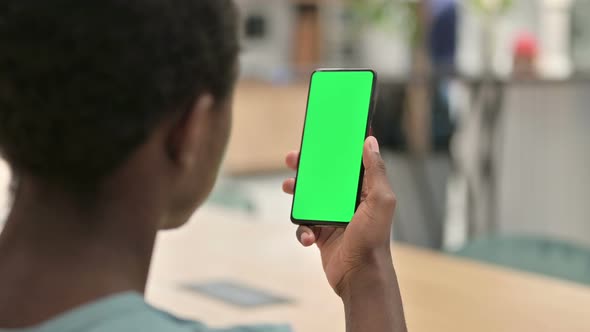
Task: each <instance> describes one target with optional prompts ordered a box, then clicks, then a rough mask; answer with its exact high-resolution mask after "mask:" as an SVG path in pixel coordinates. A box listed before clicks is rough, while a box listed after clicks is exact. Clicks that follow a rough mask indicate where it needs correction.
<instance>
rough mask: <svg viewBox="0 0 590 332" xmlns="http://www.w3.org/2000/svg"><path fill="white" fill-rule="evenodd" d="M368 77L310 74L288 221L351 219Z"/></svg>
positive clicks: (371, 78)
mask: <svg viewBox="0 0 590 332" xmlns="http://www.w3.org/2000/svg"><path fill="white" fill-rule="evenodd" d="M374 76H375V74H374V73H373V72H372V71H370V70H359V71H346V70H343V71H330V70H328V71H316V72H315V73H314V74H313V75H312V78H311V86H310V90H309V100H308V105H307V114H306V118H305V126H304V129H303V139H302V143H301V156H300V160H299V169H298V171H297V181H296V186H295V196H294V198H293V210H292V214H291V218H292V219H293V221H294V222H296V223H297V222H303V223H306V222H308V223H313V222H319V223H329V222H336V223H348V222H350V220H351V219H352V216H353V215H354V212H355V209H356V204H357V195H358V191H359V190H358V189H359V180H360V175H361V167H362V154H363V145H364V142H365V137H366V134H367V127H368V120H369V112H370V108H371V100H372V94H373V83H374Z"/></svg>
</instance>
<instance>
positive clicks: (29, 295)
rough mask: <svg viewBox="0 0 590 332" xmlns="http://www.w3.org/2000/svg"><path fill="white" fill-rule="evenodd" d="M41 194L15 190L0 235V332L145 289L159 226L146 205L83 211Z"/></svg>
mask: <svg viewBox="0 0 590 332" xmlns="http://www.w3.org/2000/svg"><path fill="white" fill-rule="evenodd" d="M47 194H48V193H47V192H41V191H38V190H37V189H36V188H28V187H27V186H26V185H25V186H21V187H20V188H19V190H18V192H17V193H16V196H15V201H14V206H13V209H12V211H11V213H10V215H9V217H8V219H7V221H6V225H5V228H4V231H3V232H2V234H1V235H0V284H2V288H3V291H2V294H0V328H10V327H13V328H18V327H26V326H31V325H35V324H38V323H41V322H43V321H46V320H48V319H50V318H52V317H55V316H56V315H58V314H60V313H63V312H65V311H67V310H69V309H72V308H75V307H77V306H79V305H82V304H84V303H88V302H92V301H93V300H96V299H99V298H102V297H104V296H108V295H111V294H114V293H119V292H124V291H137V292H141V293H143V291H144V289H145V285H146V281H147V275H148V271H149V265H150V260H151V254H152V249H153V245H154V241H155V237H156V232H157V222H158V220H157V213H155V211H157V209H156V208H155V207H154V206H153V204H150V202H149V201H146V200H137V201H135V202H129V201H125V200H124V198H123V197H121V196H119V197H115V198H114V199H112V200H109V201H108V202H103V203H100V205H96V208H95V209H92V211H89V210H86V209H81V208H79V207H77V205H75V204H71V203H72V202H71V200H69V199H68V197H67V196H60V195H47ZM128 197H130V196H128ZM131 197H133V196H131Z"/></svg>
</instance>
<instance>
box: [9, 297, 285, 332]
mask: <svg viewBox="0 0 590 332" xmlns="http://www.w3.org/2000/svg"><path fill="white" fill-rule="evenodd" d="M82 331H83V332H290V331H291V329H290V328H289V327H288V326H251V327H234V328H229V329H210V328H207V327H206V326H205V325H203V324H201V323H198V322H192V321H188V320H183V319H179V318H177V317H174V316H173V315H171V314H168V313H166V312H164V311H161V310H158V309H156V308H154V307H152V306H150V305H149V304H147V303H146V302H145V300H144V299H143V296H142V295H140V294H138V293H133V292H129V293H122V294H118V295H113V296H110V297H107V298H105V299H102V300H98V301H96V302H93V303H90V304H87V305H84V306H81V307H79V308H76V309H73V310H71V311H69V312H66V313H64V314H62V315H61V316H58V317H56V318H54V319H52V320H50V321H47V322H45V323H43V324H41V325H38V326H35V327H31V328H26V329H1V328H0V332H82Z"/></svg>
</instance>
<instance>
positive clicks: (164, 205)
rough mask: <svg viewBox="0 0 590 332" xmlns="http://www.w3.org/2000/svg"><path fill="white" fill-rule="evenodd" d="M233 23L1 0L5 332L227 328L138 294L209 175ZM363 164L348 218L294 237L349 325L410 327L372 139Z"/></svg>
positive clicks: (228, 12)
mask: <svg viewBox="0 0 590 332" xmlns="http://www.w3.org/2000/svg"><path fill="white" fill-rule="evenodd" d="M236 30H237V29H236V11H235V8H234V6H233V4H232V3H231V1H230V0H201V1H198V0H101V1H78V0H54V1H45V0H6V1H2V3H1V4H0V40H2V43H1V44H2V49H1V51H0V151H2V155H3V156H4V157H5V158H6V160H7V161H8V163H9V165H10V167H11V168H12V171H13V174H14V176H15V179H14V193H13V195H14V202H13V206H12V210H11V212H10V214H9V216H8V218H7V220H6V225H5V228H4V231H3V233H2V234H1V236H0V285H1V287H2V288H1V291H0V329H2V328H4V329H8V330H9V331H43V332H53V331H61V332H66V331H93V332H102V331H110V332H117V331H145V332H150V331H178V332H181V331H221V330H211V329H208V328H207V327H205V326H204V325H203V324H200V323H196V322H187V321H182V320H179V319H177V318H174V317H173V316H171V315H169V314H166V313H164V312H162V311H159V310H157V309H155V308H153V307H151V306H149V305H148V304H146V303H145V302H144V299H143V292H144V290H145V285H146V279H147V276H148V270H149V266H150V259H151V254H152V249H153V245H154V240H155V237H156V233H157V232H158V231H159V230H163V229H171V228H176V227H179V226H181V225H182V224H183V223H185V222H186V221H187V219H188V218H189V216H190V215H191V214H192V213H193V212H194V210H195V209H196V208H197V207H198V206H199V205H200V204H201V203H202V202H203V200H204V199H205V198H206V196H207V195H208V194H209V192H210V191H211V188H212V187H213V184H214V182H215V178H216V175H217V172H218V169H219V165H220V163H221V160H222V156H223V153H224V148H225V146H226V143H227V140H228V134H229V130H230V122H231V102H232V92H233V88H234V81H235V77H236V72H237V63H236V59H237V52H238V40H237V31H236ZM296 160H297V154H296V153H290V154H289V155H288V156H287V163H288V165H289V166H290V167H291V168H295V167H296ZM364 163H365V166H366V181H365V183H366V184H365V188H364V189H365V191H364V200H363V203H362V204H361V206H360V208H359V211H358V212H357V214H356V215H355V217H354V220H353V221H352V223H351V224H350V226H349V227H348V228H347V229H346V230H344V229H334V228H323V229H321V231H320V230H319V229H312V228H307V227H301V228H299V229H298V230H297V236H298V238H299V240H300V241H301V243H302V244H303V245H305V246H310V245H312V244H314V243H315V244H317V246H318V247H319V249H320V252H321V255H322V261H323V265H324V269H325V272H326V276H327V279H328V281H329V283H330V285H331V286H332V287H333V288H334V290H335V292H336V294H337V295H339V296H340V297H341V298H342V301H343V304H344V309H345V312H346V319H347V329H348V331H404V330H405V323H404V318H403V311H402V306H401V299H400V295H399V290H398V286H397V282H396V277H395V272H394V268H393V264H392V259H391V254H390V251H389V234H390V228H391V219H392V215H393V212H394V208H395V199H394V196H393V193H392V192H391V190H390V188H389V187H388V185H387V180H386V176H385V168H384V166H383V161H382V160H381V158H380V156H379V147H378V144H377V141H376V140H375V139H374V138H369V139H368V140H367V143H366V146H365V150H364ZM293 185H294V180H293V179H289V180H287V181H285V184H284V190H285V191H286V192H289V193H291V192H292V191H293ZM220 240H223V239H220ZM195 264H198V262H195ZM309 319H313V317H309ZM282 330H283V329H281V328H280V327H277V328H272V327H259V328H256V327H252V328H249V329H244V331H282ZM231 331H242V329H234V330H231Z"/></svg>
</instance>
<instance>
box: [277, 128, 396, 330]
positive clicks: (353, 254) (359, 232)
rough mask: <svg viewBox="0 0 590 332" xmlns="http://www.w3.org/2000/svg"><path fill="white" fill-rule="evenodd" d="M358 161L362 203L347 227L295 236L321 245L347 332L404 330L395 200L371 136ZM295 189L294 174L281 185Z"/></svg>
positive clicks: (292, 163)
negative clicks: (395, 254) (394, 242)
mask: <svg viewBox="0 0 590 332" xmlns="http://www.w3.org/2000/svg"><path fill="white" fill-rule="evenodd" d="M298 160H299V153H298V152H291V153H289V154H288V155H287V158H286V163H287V166H289V168H291V169H293V170H296V169H297V166H298V165H297V161H298ZM363 164H364V166H365V177H364V181H363V190H362V196H361V203H360V205H359V207H358V209H357V211H356V213H355V214H354V216H353V218H352V220H351V222H350V223H349V225H348V226H347V227H346V228H337V227H307V226H300V227H299V228H298V229H297V238H298V239H299V241H300V242H301V243H302V244H303V245H304V246H306V247H307V246H311V245H313V244H314V243H315V244H316V245H317V246H318V248H319V249H320V253H321V256H322V264H323V267H324V271H325V273H326V277H327V278H328V282H329V283H330V286H332V288H333V289H334V291H335V292H336V294H338V295H339V296H340V297H341V298H342V300H343V301H344V305H345V309H346V313H347V327H348V329H347V330H348V331H357V330H358V331H405V322H404V318H403V310H402V304H401V298H400V296H399V289H398V287H397V279H396V276H395V271H394V269H393V263H392V258H391V249H390V238H391V226H392V220H393V214H394V210H395V206H396V198H395V195H394V193H393V191H392V190H391V187H390V186H389V181H388V179H387V176H386V171H385V164H384V162H383V160H382V159H381V155H380V153H379V144H378V143H377V140H376V139H375V138H374V137H369V138H368V139H367V140H366V142H365V146H364V150H363ZM294 187H295V179H293V178H291V179H287V180H286V181H285V182H284V183H283V191H284V192H286V193H288V194H293V190H294Z"/></svg>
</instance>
